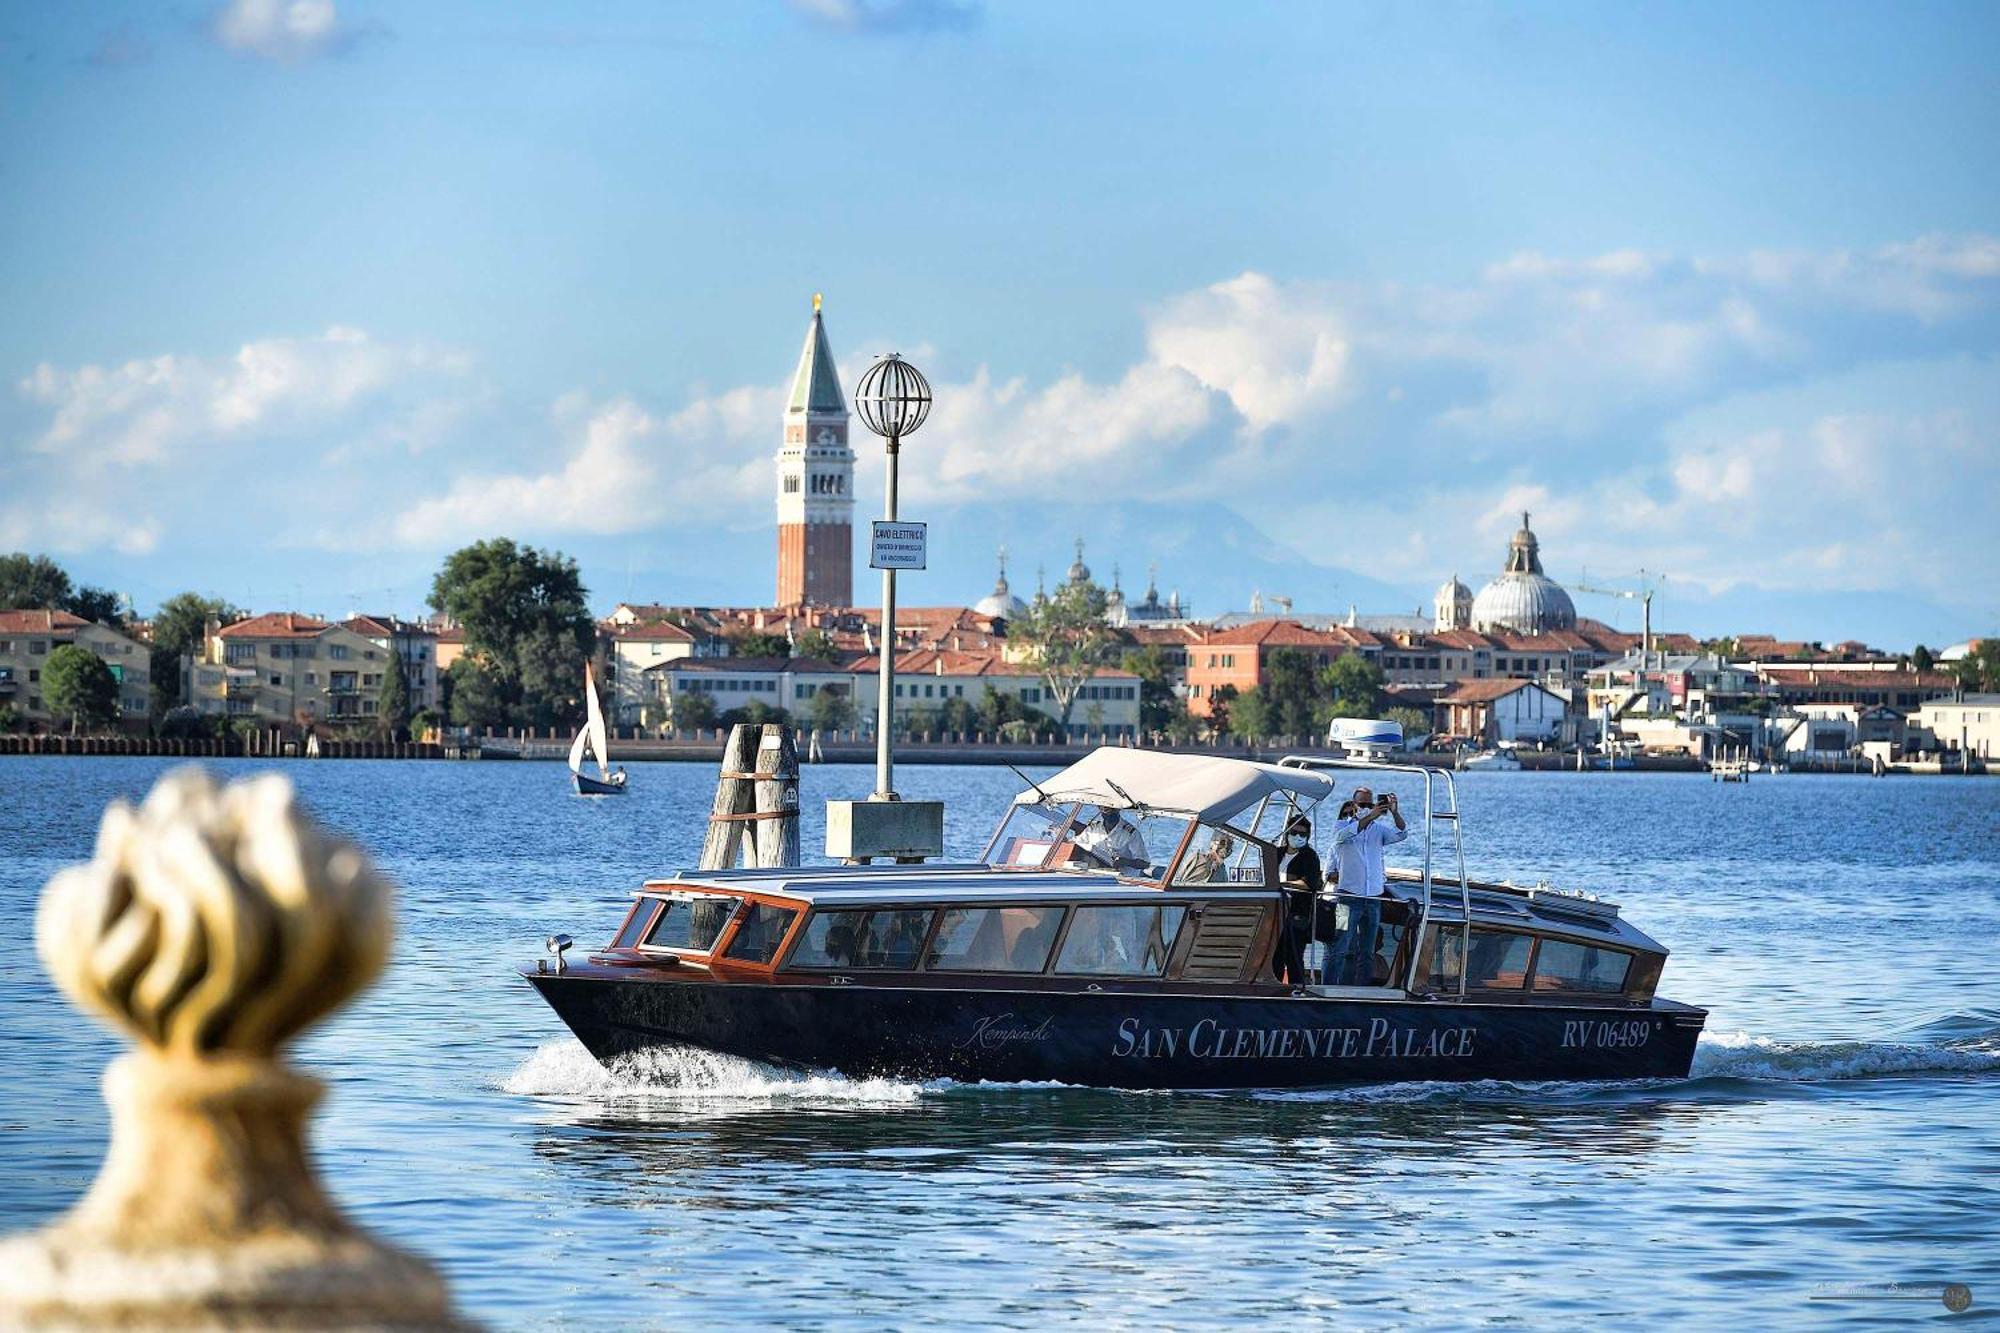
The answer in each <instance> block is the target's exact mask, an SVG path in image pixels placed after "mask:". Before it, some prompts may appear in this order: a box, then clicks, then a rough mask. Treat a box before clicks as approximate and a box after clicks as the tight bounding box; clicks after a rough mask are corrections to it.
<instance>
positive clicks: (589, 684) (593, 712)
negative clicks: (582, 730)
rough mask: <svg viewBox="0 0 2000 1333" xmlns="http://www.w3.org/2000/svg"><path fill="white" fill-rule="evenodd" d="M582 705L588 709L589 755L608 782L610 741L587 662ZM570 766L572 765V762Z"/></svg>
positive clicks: (609, 777) (598, 774)
mask: <svg viewBox="0 0 2000 1333" xmlns="http://www.w3.org/2000/svg"><path fill="white" fill-rule="evenodd" d="M583 706H584V707H585V708H586V709H588V710H589V716H590V722H589V726H588V728H587V730H588V732H589V734H590V753H591V757H592V758H594V759H596V760H597V776H598V777H600V778H602V779H604V780H605V781H607V782H608V781H610V779H611V762H610V761H611V742H610V741H608V740H606V739H605V736H604V710H603V709H602V708H600V707H598V704H597V682H596V681H595V680H594V679H593V678H592V677H591V674H590V663H589V662H585V663H584V664H583ZM579 757H580V756H579ZM571 766H572V767H574V764H572V765H571Z"/></svg>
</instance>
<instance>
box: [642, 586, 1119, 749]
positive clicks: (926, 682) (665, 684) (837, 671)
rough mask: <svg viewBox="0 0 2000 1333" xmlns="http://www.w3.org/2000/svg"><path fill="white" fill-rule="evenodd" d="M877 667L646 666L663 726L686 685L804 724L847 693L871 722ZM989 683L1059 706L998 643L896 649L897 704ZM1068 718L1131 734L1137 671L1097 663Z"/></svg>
mask: <svg viewBox="0 0 2000 1333" xmlns="http://www.w3.org/2000/svg"><path fill="white" fill-rule="evenodd" d="M899 614H900V613H899ZM879 670H880V659H879V658H877V657H876V656H874V655H873V654H867V655H862V656H856V657H852V658H848V659H845V660H843V661H841V662H838V663H835V662H824V661H815V660H812V659H807V658H782V657H765V658H752V657H721V658H694V657H687V658H679V659H675V660H671V661H666V662H662V663H660V664H659V665H658V666H654V667H649V668H647V670H646V672H645V675H646V677H647V682H648V684H647V689H648V690H649V692H650V694H651V697H652V699H653V701H654V705H655V706H656V707H657V708H659V709H660V710H661V711H662V712H663V713H664V716H663V717H662V718H661V720H660V721H659V722H658V723H657V725H660V726H664V727H672V726H674V725H675V723H674V722H673V711H674V705H673V701H674V700H677V699H680V698H684V697H686V696H687V695H688V694H692V693H700V694H705V695H707V696H708V697H709V699H710V701H711V702H712V703H713V704H714V705H715V710H716V712H717V714H718V715H720V714H723V713H727V712H731V711H733V710H736V709H741V708H747V707H749V705H750V704H752V703H760V704H763V705H764V706H765V707H767V708H773V709H779V708H781V709H783V710H785V712H786V713H787V714H788V715H789V716H790V717H791V718H792V719H793V721H794V722H795V723H797V724H798V725H801V726H810V725H812V719H813V716H814V702H813V701H814V699H815V697H816V696H818V695H819V694H820V693H821V692H822V691H830V692H833V693H836V694H841V695H844V696H846V697H847V699H848V700H849V701H850V702H851V704H852V707H851V708H850V709H849V710H847V711H848V712H849V714H850V716H851V719H852V720H851V721H850V722H849V723H848V724H847V725H848V726H849V727H851V728H853V729H855V730H858V731H868V730H871V729H872V728H873V727H874V725H875V704H876V694H875V682H876V675H877V672H878V671H879ZM989 688H990V689H992V690H993V691H994V693H996V694H1001V695H1006V696H1009V697H1012V698H1014V699H1016V700H1018V701H1019V702H1020V703H1021V704H1022V705H1024V706H1025V707H1027V708H1032V709H1034V710H1036V711H1037V712H1040V713H1043V714H1046V715H1048V716H1050V717H1054V716H1055V714H1056V712H1057V709H1056V707H1055V704H1054V702H1053V701H1052V700H1051V699H1050V698H1049V695H1048V688H1047V685H1046V683H1045V682H1044V681H1043V679H1042V677H1041V675H1040V673H1038V672H1036V671H1034V670H1033V669H1031V668H1028V667H1024V666H1021V665H1020V664H1018V663H1014V662H1010V661H1008V660H1007V659H1006V657H1005V656H1003V655H1002V654H1001V653H1000V652H999V651H997V650H995V649H987V650H982V651H962V650H956V649H950V648H919V649H912V650H909V651H905V652H900V653H898V654H897V656H896V684H895V699H896V707H897V709H898V711H899V713H903V712H905V711H906V710H927V711H931V712H935V711H937V710H939V709H942V708H943V707H944V706H945V705H946V704H948V703H951V702H954V701H956V702H959V703H963V704H965V705H967V706H970V707H974V708H977V707H978V706H979V705H980V703H981V702H982V700H983V699H984V698H985V695H986V691H987V690H988V689H989ZM649 725H651V724H649ZM1070 725H1071V726H1072V727H1075V728H1082V729H1087V730H1089V731H1091V732H1092V733H1100V732H1101V733H1103V734H1105V735H1110V736H1121V737H1123V736H1133V735H1136V734H1137V733H1138V727H1139V678H1138V677H1137V676H1135V675H1133V674H1132V673H1131V672H1129V671H1125V670H1123V669H1121V668H1117V667H1103V668H1100V669H1099V670H1098V671H1097V672H1096V673H1095V674H1094V675H1093V677H1092V679H1091V680H1090V681H1089V682H1088V683H1087V684H1085V685H1084V686H1083V688H1082V692H1081V694H1080V695H1079V696H1078V699H1077V702H1076V707H1075V708H1074V710H1073V711H1072V713H1071V716H1070Z"/></svg>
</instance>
